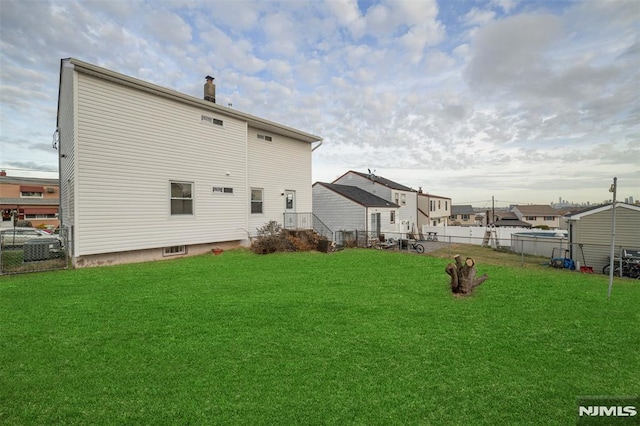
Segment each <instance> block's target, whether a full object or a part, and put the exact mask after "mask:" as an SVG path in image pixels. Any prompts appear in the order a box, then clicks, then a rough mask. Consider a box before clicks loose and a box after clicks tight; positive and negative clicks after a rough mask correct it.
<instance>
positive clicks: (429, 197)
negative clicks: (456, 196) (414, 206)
mask: <svg viewBox="0 0 640 426" xmlns="http://www.w3.org/2000/svg"><path fill="white" fill-rule="evenodd" d="M449 216H451V198H448V197H441V196H438V195H433V194H425V193H422V192H418V226H419V229H420V230H422V227H423V226H446V225H447V219H448V218H449Z"/></svg>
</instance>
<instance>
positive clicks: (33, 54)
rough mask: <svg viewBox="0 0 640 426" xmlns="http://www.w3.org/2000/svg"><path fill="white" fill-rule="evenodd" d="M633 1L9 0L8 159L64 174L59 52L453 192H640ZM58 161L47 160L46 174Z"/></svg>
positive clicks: (3, 22)
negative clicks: (207, 89)
mask: <svg viewBox="0 0 640 426" xmlns="http://www.w3.org/2000/svg"><path fill="white" fill-rule="evenodd" d="M639 35H640V2H637V1H636V0H611V1H605V0H594V1H582V0H581V1H562V0H553V1H525V0H490V1H489V0H487V1H479V0H478V1H474V0H440V1H436V0H366V1H360V0H358V1H356V0H328V1H325V2H322V1H311V0H309V1H306V0H288V1H250V0H233V1H231V0H229V1H227V0H209V1H204V0H202V1H192V0H163V1H150V0H149V1H129V0H92V1H71V0H57V1H39V0H16V1H14V0H0V51H1V53H0V55H1V62H0V67H1V68H0V102H1V110H0V113H1V117H0V144H1V145H0V168H3V169H6V170H7V172H8V173H9V174H10V175H22V176H28V175H33V173H35V172H38V173H39V174H38V175H39V176H46V177H56V176H57V174H56V169H57V156H56V151H54V150H53V149H52V148H51V139H52V134H53V131H54V130H55V123H56V109H57V96H58V78H59V67H60V59H61V58H67V57H74V58H77V59H80V60H83V61H86V62H89V63H92V64H96V65H99V66H102V67H106V68H108V69H111V70H114V71H117V72H120V73H123V74H126V75H129V76H132V77H136V78H140V79H143V80H146V81H150V82H152V83H156V84H159V85H161V86H164V87H169V88H171V89H175V90H178V91H180V92H183V93H187V94H190V95H193V96H196V97H201V96H202V86H203V84H204V76H205V75H207V74H211V75H214V76H215V77H216V86H217V102H218V103H220V104H222V105H227V104H228V103H232V104H233V108H235V109H238V110H240V111H243V112H247V113H250V114H253V115H257V116H259V117H264V118H267V119H270V120H273V121H276V122H279V123H282V124H285V125H288V126H291V127H295V128H298V129H300V130H303V131H306V132H309V133H313V134H316V135H318V136H321V137H322V138H324V144H323V145H322V147H320V148H319V149H318V150H316V151H315V152H314V154H313V156H314V158H313V168H314V170H313V180H314V181H323V182H331V181H333V180H334V179H335V178H336V177H338V176H340V175H341V174H343V173H344V172H346V171H347V170H357V171H366V170H367V169H371V170H372V171H375V173H376V174H377V175H380V176H384V177H386V178H388V179H392V180H395V181H397V182H400V183H403V184H405V185H408V186H411V187H413V188H415V189H418V187H422V189H423V190H424V191H425V192H429V193H433V194H437V195H443V196H448V197H451V198H452V199H453V203H454V204H462V203H464V204H468V203H472V204H474V205H477V206H485V205H486V204H487V202H488V200H490V199H491V197H492V196H494V197H495V199H496V200H498V204H506V203H545V204H548V203H550V202H552V201H558V198H559V197H562V198H563V199H566V200H570V201H580V202H582V201H591V202H601V201H603V200H605V199H607V198H610V194H609V193H608V191H607V190H608V188H609V186H610V184H611V182H612V180H613V177H614V176H617V177H618V182H619V188H618V189H619V190H618V195H619V198H622V199H624V197H628V196H634V197H635V198H636V199H638V198H640V144H639V142H640V71H639V70H640V42H639ZM43 172H49V173H43Z"/></svg>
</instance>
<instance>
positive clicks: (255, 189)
mask: <svg viewBox="0 0 640 426" xmlns="http://www.w3.org/2000/svg"><path fill="white" fill-rule="evenodd" d="M253 191H260V194H261V200H260V204H261V207H262V208H261V210H262V211H261V212H260V213H254V212H253V211H252V210H253V209H252V206H253V200H252V199H251V196H252V193H253ZM249 214H252V215H260V214H261V215H264V188H253V187H252V188H251V189H250V191H249Z"/></svg>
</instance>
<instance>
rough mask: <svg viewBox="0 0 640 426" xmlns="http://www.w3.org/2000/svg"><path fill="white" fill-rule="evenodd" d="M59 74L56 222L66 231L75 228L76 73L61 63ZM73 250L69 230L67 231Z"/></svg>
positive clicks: (71, 236)
mask: <svg viewBox="0 0 640 426" xmlns="http://www.w3.org/2000/svg"><path fill="white" fill-rule="evenodd" d="M60 72H61V73H62V75H61V78H60V99H59V102H60V110H59V111H58V137H59V142H58V156H59V157H60V158H59V161H60V181H61V185H60V213H61V214H60V218H59V219H60V224H61V227H62V228H63V229H65V230H66V231H67V232H71V230H72V229H74V230H75V227H74V225H75V223H74V221H75V217H76V216H75V207H76V206H75V184H76V179H75V169H74V167H75V134H76V129H75V126H76V120H75V115H74V114H75V111H74V105H75V98H76V74H75V72H74V71H73V68H72V67H70V66H69V65H68V63H65V64H63V66H62V68H61V71H60ZM69 238H70V241H69V243H70V248H71V250H72V252H73V247H74V241H73V234H69Z"/></svg>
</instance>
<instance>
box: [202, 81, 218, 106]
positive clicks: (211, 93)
mask: <svg viewBox="0 0 640 426" xmlns="http://www.w3.org/2000/svg"><path fill="white" fill-rule="evenodd" d="M205 78H206V79H207V82H206V83H205V84H204V100H205V101H210V102H213V103H214V104H215V103H216V85H215V84H213V80H215V78H213V77H211V76H210V75H208V76H206V77H205Z"/></svg>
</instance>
